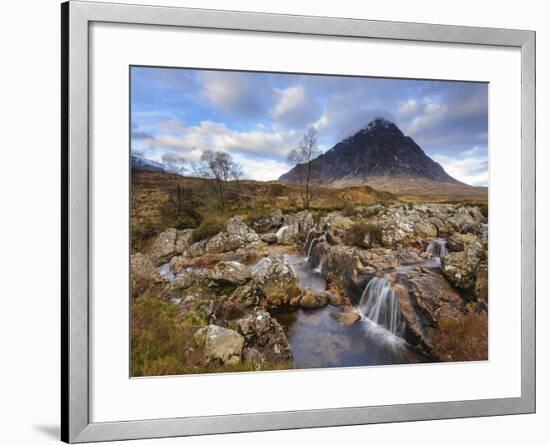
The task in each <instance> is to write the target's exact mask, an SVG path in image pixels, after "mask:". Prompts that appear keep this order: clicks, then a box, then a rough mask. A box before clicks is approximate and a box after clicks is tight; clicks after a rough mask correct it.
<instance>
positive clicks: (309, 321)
mask: <svg viewBox="0 0 550 445" xmlns="http://www.w3.org/2000/svg"><path fill="white" fill-rule="evenodd" d="M286 260H287V261H288V263H289V264H290V265H291V266H292V268H293V269H294V271H295V272H296V274H297V275H298V279H299V282H300V286H301V287H309V288H311V289H312V290H314V291H316V292H320V291H323V290H325V288H326V283H325V280H324V279H323V277H322V276H321V274H320V270H314V269H312V268H311V267H310V266H309V264H308V263H307V261H306V259H305V257H302V256H298V255H287V256H286ZM345 310H346V311H349V310H350V309H349V308H348V309H345ZM351 311H354V312H357V313H358V314H359V315H360V317H361V318H360V319H359V320H358V321H357V322H355V323H353V324H350V325H349V324H345V323H343V322H342V313H343V309H342V308H340V307H334V306H330V305H328V306H325V307H323V308H318V309H301V308H297V309H278V310H273V311H272V315H273V316H274V317H275V318H276V319H277V320H278V321H279V323H280V324H281V325H282V326H283V328H284V329H285V332H286V333H287V337H288V340H289V342H290V344H291V346H292V353H293V366H294V368H327V367H345V366H367V365H388V364H403V363H420V362H425V361H427V360H426V358H425V357H423V356H422V355H420V354H419V353H418V352H416V351H415V350H413V349H412V348H411V347H410V346H409V345H408V344H407V343H406V342H405V341H404V340H403V339H402V338H401V337H398V336H396V335H394V334H392V333H391V332H390V331H389V330H388V329H386V328H384V327H383V326H381V325H378V324H377V323H375V322H373V321H371V320H370V319H369V318H368V317H367V316H366V315H365V314H364V313H363V310H361V308H360V307H359V306H356V307H353V308H352V309H351Z"/></svg>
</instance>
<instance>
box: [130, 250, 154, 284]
mask: <svg viewBox="0 0 550 445" xmlns="http://www.w3.org/2000/svg"><path fill="white" fill-rule="evenodd" d="M130 270H131V276H132V280H140V279H143V278H152V277H153V276H154V275H156V273H157V269H156V267H155V264H154V263H153V260H152V258H151V257H150V256H149V255H145V254H142V253H135V254H134V255H132V257H131V259H130Z"/></svg>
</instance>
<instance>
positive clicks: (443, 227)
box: [429, 216, 452, 237]
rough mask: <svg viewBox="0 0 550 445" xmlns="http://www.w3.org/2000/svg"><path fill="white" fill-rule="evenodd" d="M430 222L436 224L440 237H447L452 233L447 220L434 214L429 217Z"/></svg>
mask: <svg viewBox="0 0 550 445" xmlns="http://www.w3.org/2000/svg"><path fill="white" fill-rule="evenodd" d="M429 221H430V223H431V224H432V225H433V226H435V228H436V229H437V235H436V236H439V237H446V236H448V235H449V233H451V231H452V230H451V228H450V227H449V225H448V224H447V223H446V222H445V220H442V219H440V218H438V217H436V216H433V217H431V218H430V219H429Z"/></svg>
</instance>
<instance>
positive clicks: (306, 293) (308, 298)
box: [298, 288, 329, 309]
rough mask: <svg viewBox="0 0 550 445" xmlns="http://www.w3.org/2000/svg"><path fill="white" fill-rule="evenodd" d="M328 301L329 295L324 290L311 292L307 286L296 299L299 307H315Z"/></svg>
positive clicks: (324, 304)
mask: <svg viewBox="0 0 550 445" xmlns="http://www.w3.org/2000/svg"><path fill="white" fill-rule="evenodd" d="M328 302H329V296H328V294H327V293H326V292H313V291H312V290H311V289H309V288H305V289H304V290H303V291H302V296H301V297H300V298H299V300H298V304H299V305H300V307H303V308H307V309H315V308H318V307H323V306H326V305H327V304H328Z"/></svg>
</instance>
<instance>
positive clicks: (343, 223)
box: [319, 212, 353, 230]
mask: <svg viewBox="0 0 550 445" xmlns="http://www.w3.org/2000/svg"><path fill="white" fill-rule="evenodd" d="M352 225H353V221H352V220H351V218H348V217H347V216H342V215H341V214H340V213H339V212H331V213H329V214H328V215H326V216H323V217H322V218H321V219H320V220H319V226H320V227H327V228H328V229H342V230H347V229H349V228H350V227H351V226H352Z"/></svg>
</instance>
